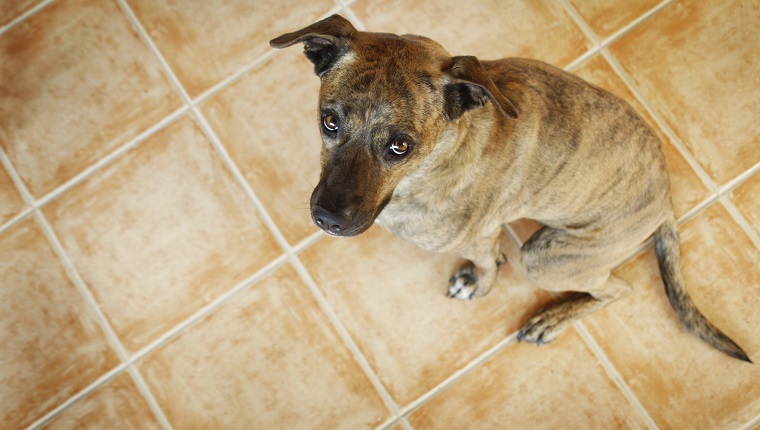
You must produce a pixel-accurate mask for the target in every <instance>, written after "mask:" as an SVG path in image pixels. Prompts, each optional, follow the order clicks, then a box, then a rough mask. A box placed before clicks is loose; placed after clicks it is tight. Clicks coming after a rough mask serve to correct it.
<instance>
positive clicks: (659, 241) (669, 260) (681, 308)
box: [654, 215, 752, 363]
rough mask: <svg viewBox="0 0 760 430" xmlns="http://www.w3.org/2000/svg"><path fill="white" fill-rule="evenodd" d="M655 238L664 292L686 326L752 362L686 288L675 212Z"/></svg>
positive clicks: (721, 347) (707, 339)
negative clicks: (712, 320)
mask: <svg viewBox="0 0 760 430" xmlns="http://www.w3.org/2000/svg"><path fill="white" fill-rule="evenodd" d="M654 239H655V245H654V251H655V254H656V255H657V263H658V264H659V266H660V274H661V275H662V280H663V282H664V283H665V292H666V293H668V299H670V305H671V306H672V307H673V310H674V311H676V314H677V315H678V318H679V319H680V320H681V322H682V323H683V325H684V326H685V327H686V330H688V331H690V332H691V333H693V334H695V335H697V336H699V337H700V338H701V339H702V340H704V341H705V342H707V343H709V344H710V345H712V346H714V347H715V348H717V349H719V350H720V351H723V352H725V353H726V354H728V355H730V356H731V357H734V358H738V359H739V360H744V361H748V362H750V363H752V361H751V360H750V359H749V357H747V354H746V353H745V352H744V351H743V350H742V349H741V347H739V345H737V344H736V342H734V341H733V340H731V339H730V338H729V337H728V336H726V335H725V334H723V332H722V331H720V330H719V329H718V328H717V327H715V326H714V325H712V323H710V321H708V320H707V318H705V316H704V315H702V313H701V312H700V311H699V309H697V307H696V306H695V305H694V302H692V301H691V297H689V294H688V293H687V292H686V288H685V287H684V282H683V276H682V274H681V253H680V251H679V248H678V245H679V236H678V230H676V222H675V219H674V217H673V216H672V215H671V216H669V217H668V220H667V221H665V222H664V223H663V224H662V225H661V226H660V227H659V228H658V229H657V231H656V232H655V233H654Z"/></svg>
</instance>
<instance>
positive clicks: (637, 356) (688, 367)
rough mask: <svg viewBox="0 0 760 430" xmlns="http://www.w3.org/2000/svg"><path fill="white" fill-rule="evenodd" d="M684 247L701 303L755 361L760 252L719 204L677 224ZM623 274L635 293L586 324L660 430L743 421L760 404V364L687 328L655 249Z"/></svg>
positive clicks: (687, 274) (692, 288)
mask: <svg viewBox="0 0 760 430" xmlns="http://www.w3.org/2000/svg"><path fill="white" fill-rule="evenodd" d="M681 251H682V255H683V264H684V270H683V272H684V278H685V282H686V287H687V289H688V291H689V293H690V295H691V297H692V298H693V300H694V302H695V303H696V305H697V307H699V309H700V310H701V311H702V312H703V313H704V314H705V315H706V316H707V318H708V319H709V320H710V321H712V322H713V323H714V324H715V325H716V326H718V327H719V328H720V329H721V330H723V331H724V332H725V333H726V334H728V335H729V336H730V337H731V338H732V339H733V340H735V341H736V342H737V343H738V344H739V345H741V346H742V347H743V348H744V350H745V351H746V352H747V354H749V356H750V357H751V358H753V359H754V361H755V362H757V360H758V358H760V338H758V336H757V333H758V331H760V314H758V312H757V309H758V306H760V299H758V295H757V286H758V285H760V272H758V271H757V267H759V266H760V251H758V249H757V248H755V247H754V246H753V244H752V243H751V242H750V241H749V239H748V238H747V236H746V235H745V234H744V233H743V232H742V231H741V229H740V228H739V226H738V225H736V223H735V222H734V221H733V219H732V218H731V216H730V215H729V214H728V213H727V212H726V211H725V209H723V207H722V206H721V205H720V204H714V205H712V206H711V207H710V208H708V209H707V210H706V211H705V212H704V213H702V214H701V215H699V216H698V217H696V218H695V219H693V220H691V221H689V222H687V223H686V224H685V226H684V227H683V228H681ZM618 276H620V277H622V278H623V279H625V280H627V281H628V282H630V283H631V284H632V285H633V288H634V293H633V294H632V295H631V296H629V297H627V298H625V299H623V300H621V301H620V302H618V303H615V304H613V305H611V306H610V307H608V308H607V309H605V310H603V311H601V312H599V313H597V314H594V315H592V316H590V317H588V318H586V320H585V321H586V325H587V327H588V328H589V331H590V332H591V333H592V334H593V335H594V337H596V338H597V339H598V340H599V343H600V345H601V346H602V348H603V349H604V350H605V352H606V353H607V355H608V357H609V359H610V361H611V362H612V363H613V364H614V365H615V367H616V368H617V369H618V371H619V372H620V373H621V375H622V376H623V378H624V379H625V380H626V381H627V383H628V385H629V386H630V387H631V389H632V390H633V392H634V393H635V394H636V396H637V397H638V399H639V400H640V401H641V403H642V404H643V405H644V407H645V408H646V409H647V411H648V412H649V413H650V415H651V416H652V418H653V419H654V420H655V421H656V422H657V424H658V426H659V427H660V428H661V429H670V428H672V429H681V428H739V427H740V426H741V425H743V424H744V423H746V422H748V421H749V420H750V419H752V418H753V417H756V416H757V415H758V414H759V413H760V385H758V384H757V381H758V380H760V368H759V367H758V366H757V365H751V364H749V363H745V362H742V361H739V360H736V359H733V358H730V357H728V356H727V355H725V354H723V353H721V352H718V351H717V350H714V349H713V348H712V347H710V346H709V345H707V344H706V343H704V342H703V341H701V340H700V339H698V338H697V337H696V336H692V335H690V334H688V333H687V332H686V331H685V330H684V329H683V328H682V326H681V324H680V323H679V321H678V319H677V317H676V316H675V313H674V312H673V310H672V309H671V308H670V305H669V303H668V299H667V297H666V295H665V293H664V291H663V286H662V280H661V278H660V275H659V272H658V269H657V262H656V261H655V258H654V255H653V253H652V252H651V251H649V252H647V253H646V254H644V255H642V256H641V257H639V258H638V259H636V260H635V261H633V262H631V263H629V264H628V265H626V266H624V267H623V268H621V269H620V270H618Z"/></svg>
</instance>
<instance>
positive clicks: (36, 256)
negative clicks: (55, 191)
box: [0, 219, 119, 429]
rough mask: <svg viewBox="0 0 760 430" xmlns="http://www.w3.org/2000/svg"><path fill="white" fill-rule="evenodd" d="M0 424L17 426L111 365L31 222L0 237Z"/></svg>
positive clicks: (96, 329) (90, 319)
mask: <svg viewBox="0 0 760 430" xmlns="http://www.w3.org/2000/svg"><path fill="white" fill-rule="evenodd" d="M0 279H2V287H0V345H3V347H2V353H1V354H0V422H2V423H3V426H4V427H5V426H7V427H5V428H14V429H15V428H24V427H26V426H28V425H30V424H31V423H32V422H34V421H36V420H37V419H39V418H42V416H43V415H44V414H45V413H47V412H49V411H51V410H52V409H53V408H55V407H56V406H58V405H59V404H61V403H62V402H63V401H65V400H66V399H67V398H69V397H70V396H72V395H74V394H75V393H77V392H78V391H80V390H82V389H83V388H85V387H86V386H87V385H89V384H90V383H92V382H94V381H95V380H96V379H97V378H98V377H100V376H101V375H102V374H104V373H105V372H107V371H108V370H110V369H112V368H114V367H115V366H117V365H118V364H119V359H118V358H117V356H116V353H115V352H114V351H112V350H111V348H110V347H109V346H108V342H107V340H106V337H105V335H104V334H103V332H102V331H101V328H100V326H99V324H98V322H97V319H96V317H95V315H94V314H93V312H92V311H91V310H90V308H89V306H88V305H87V303H86V302H85V301H84V299H83V298H82V295H81V294H80V293H79V291H78V290H77V288H76V287H75V286H74V284H73V283H72V282H71V280H70V279H69V278H68V276H67V275H66V271H65V269H64V268H63V267H62V265H61V264H60V262H59V260H58V257H57V256H56V254H55V252H54V251H53V249H52V248H51V246H50V245H49V243H48V241H47V239H46V238H45V236H44V234H43V233H42V230H41V229H40V228H39V226H38V225H37V224H36V223H35V221H34V220H33V219H28V220H26V221H23V222H22V223H21V224H18V225H17V226H15V227H13V228H12V229H10V230H8V231H6V232H5V233H3V234H1V235H0Z"/></svg>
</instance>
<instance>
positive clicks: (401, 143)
mask: <svg viewBox="0 0 760 430" xmlns="http://www.w3.org/2000/svg"><path fill="white" fill-rule="evenodd" d="M390 148H391V151H393V153H394V154H396V155H404V154H406V151H408V150H409V143H408V142H407V141H405V140H397V141H395V142H393V143H391V147H390Z"/></svg>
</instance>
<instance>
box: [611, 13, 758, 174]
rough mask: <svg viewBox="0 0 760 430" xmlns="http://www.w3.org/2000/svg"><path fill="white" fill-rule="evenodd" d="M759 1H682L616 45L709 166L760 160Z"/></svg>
mask: <svg viewBox="0 0 760 430" xmlns="http://www.w3.org/2000/svg"><path fill="white" fill-rule="evenodd" d="M758 20H760V4H758V3H756V2H747V1H741V0H736V1H723V2H704V1H699V0H692V1H677V2H675V3H674V4H672V5H670V6H668V7H667V8H666V9H665V10H663V11H662V12H661V13H658V14H657V15H655V16H654V17H653V18H652V19H651V20H649V21H647V22H645V23H644V24H642V25H641V26H640V27H638V28H636V29H635V30H634V31H633V32H631V33H630V34H628V35H627V36H625V37H624V38H623V39H621V40H620V41H619V42H617V43H615V44H614V45H612V47H611V48H610V50H611V52H612V53H613V55H614V56H615V57H616V58H617V59H618V60H619V61H620V63H621V65H622V66H623V68H624V69H625V70H626V72H627V73H628V74H629V75H630V76H631V78H632V79H633V80H634V82H635V84H636V86H637V87H638V88H639V89H640V90H641V92H642V93H643V95H644V97H645V98H646V99H647V100H649V101H650V102H651V103H652V105H653V107H654V108H655V110H656V111H657V112H659V113H660V114H661V115H662V116H663V119H664V120H665V121H666V122H667V123H668V125H669V126H670V127H671V128H672V129H673V130H674V131H675V133H676V134H678V136H679V137H680V139H681V140H682V141H683V143H684V145H685V146H686V147H687V148H688V149H689V150H690V151H691V153H692V154H693V155H694V157H695V158H696V159H697V161H699V163H700V164H701V165H702V167H704V169H705V170H706V171H707V173H708V174H709V175H710V176H711V177H712V178H713V179H715V180H716V181H717V182H718V183H721V184H722V183H725V182H727V181H728V180H730V179H731V178H733V177H735V176H736V175H738V174H740V173H742V172H743V171H745V170H746V169H747V168H749V167H750V166H752V165H754V164H755V163H757V162H758V161H760V134H758V133H757V118H758V116H760V103H757V100H758V99H760V62H758V61H755V58H756V57H757V49H756V47H757V43H758V40H760V25H757V23H758Z"/></svg>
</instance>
